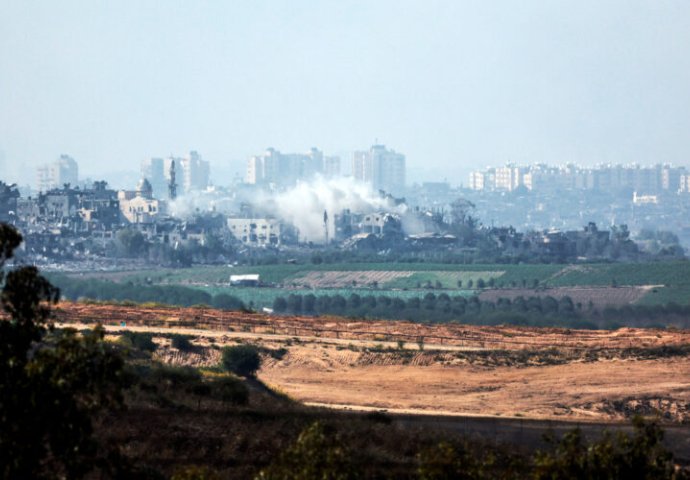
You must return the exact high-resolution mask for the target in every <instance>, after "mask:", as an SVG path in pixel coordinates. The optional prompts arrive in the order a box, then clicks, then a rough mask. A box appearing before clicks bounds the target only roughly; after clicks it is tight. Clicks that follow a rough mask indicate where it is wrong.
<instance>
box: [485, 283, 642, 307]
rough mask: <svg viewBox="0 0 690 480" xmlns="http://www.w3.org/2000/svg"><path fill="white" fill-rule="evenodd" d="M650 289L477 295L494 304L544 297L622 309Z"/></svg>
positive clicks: (512, 291)
mask: <svg viewBox="0 0 690 480" xmlns="http://www.w3.org/2000/svg"><path fill="white" fill-rule="evenodd" d="M651 290H652V287H555V288H546V289H542V290H533V289H527V288H510V289H507V290H495V289H494V290H484V291H482V292H481V293H480V294H479V299H480V300H482V301H490V302H496V301H498V299H499V298H508V299H511V300H513V299H515V298H517V297H523V298H529V297H546V296H550V297H553V298H555V299H557V300H559V299H561V298H563V297H570V299H571V300H572V301H573V304H574V305H575V306H579V307H580V308H583V307H584V308H587V307H588V306H590V305H591V306H593V307H595V308H605V307H622V306H624V305H632V304H636V303H638V302H639V301H640V300H641V299H642V298H644V297H645V296H646V295H647V294H648V293H649V292H650V291H651Z"/></svg>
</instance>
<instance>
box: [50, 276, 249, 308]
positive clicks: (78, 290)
mask: <svg viewBox="0 0 690 480" xmlns="http://www.w3.org/2000/svg"><path fill="white" fill-rule="evenodd" d="M50 279H51V280H52V281H53V282H54V283H55V284H57V285H59V287H60V291H61V295H62V297H63V298H66V299H68V300H72V301H76V300H79V299H90V300H104V301H132V302H136V303H148V302H154V303H162V304H167V305H178V306H182V307H190V306H193V305H208V306H211V307H214V308H218V309H222V310H245V309H246V307H245V305H244V303H243V302H242V300H240V299H239V298H237V297H234V296H232V295H228V294H227V293H219V294H217V295H211V294H210V293H208V292H204V291H203V290H199V289H196V288H189V287H183V286H179V285H135V284H132V283H115V282H106V281H99V280H89V281H84V280H79V279H73V278H70V277H66V276H64V275H51V276H50Z"/></svg>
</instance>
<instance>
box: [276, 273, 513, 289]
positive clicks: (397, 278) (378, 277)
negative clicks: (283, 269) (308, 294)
mask: <svg viewBox="0 0 690 480" xmlns="http://www.w3.org/2000/svg"><path fill="white" fill-rule="evenodd" d="M503 273H504V272H502V271H488V272H487V271H476V272H473V271H469V272H468V271H455V272H452V271H424V272H415V271H411V270H410V271H386V270H359V271H349V272H348V271H333V270H331V271H311V272H306V273H299V274H297V275H295V276H292V277H290V278H288V279H287V280H286V283H289V284H290V285H292V286H299V287H308V288H343V287H353V286H356V285H360V286H375V287H377V288H401V289H413V288H423V287H425V286H428V287H433V288H436V289H450V290H455V289H459V290H460V289H462V287H463V286H464V287H465V288H467V287H468V286H469V285H474V284H476V283H477V282H478V281H479V280H483V281H485V282H487V281H489V280H491V279H493V280H496V279H498V278H500V277H501V275H503Z"/></svg>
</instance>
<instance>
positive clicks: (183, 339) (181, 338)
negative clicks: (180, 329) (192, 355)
mask: <svg viewBox="0 0 690 480" xmlns="http://www.w3.org/2000/svg"><path fill="white" fill-rule="evenodd" d="M170 344H171V345H172V347H173V348H176V349H178V350H180V351H182V352H189V351H191V350H193V349H194V345H192V342H190V341H189V337H188V336H187V335H173V337H172V340H171V342H170Z"/></svg>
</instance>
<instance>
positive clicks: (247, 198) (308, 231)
mask: <svg viewBox="0 0 690 480" xmlns="http://www.w3.org/2000/svg"><path fill="white" fill-rule="evenodd" d="M243 203H246V204H249V205H251V208H252V211H253V214H254V216H257V217H260V216H272V217H275V218H279V219H281V220H283V221H285V222H287V223H290V224H292V225H294V226H295V227H297V229H298V230H299V239H300V241H301V242H309V241H310V242H314V243H323V242H324V241H325V232H324V228H323V214H324V211H326V212H327V213H328V223H329V226H328V229H329V235H330V236H331V238H333V234H334V231H335V226H334V219H335V215H337V214H340V213H342V212H343V210H348V209H349V210H350V211H351V212H353V213H372V212H389V213H398V214H400V215H403V214H404V213H405V211H406V210H407V207H406V206H405V205H397V206H396V205H394V204H393V202H391V200H390V199H388V198H384V197H382V196H380V195H378V194H375V193H374V192H373V190H372V189H371V187H370V186H369V185H368V184H366V183H363V182H359V181H357V180H355V179H353V178H351V177H340V178H333V179H326V178H323V177H321V176H317V177H315V178H314V179H312V180H311V181H304V182H299V183H298V184H297V185H296V186H294V187H293V188H290V189H288V190H285V191H280V192H267V191H264V190H258V189H252V190H248V191H235V192H223V191H222V190H218V191H204V192H190V193H188V194H186V195H183V196H181V197H178V198H177V199H176V200H175V201H173V202H170V204H169V212H170V214H171V215H173V216H175V217H178V218H189V217H190V216H192V215H193V214H194V213H197V212H207V211H211V210H215V211H217V212H219V213H224V214H236V213H239V210H240V205H241V204H243Z"/></svg>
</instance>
